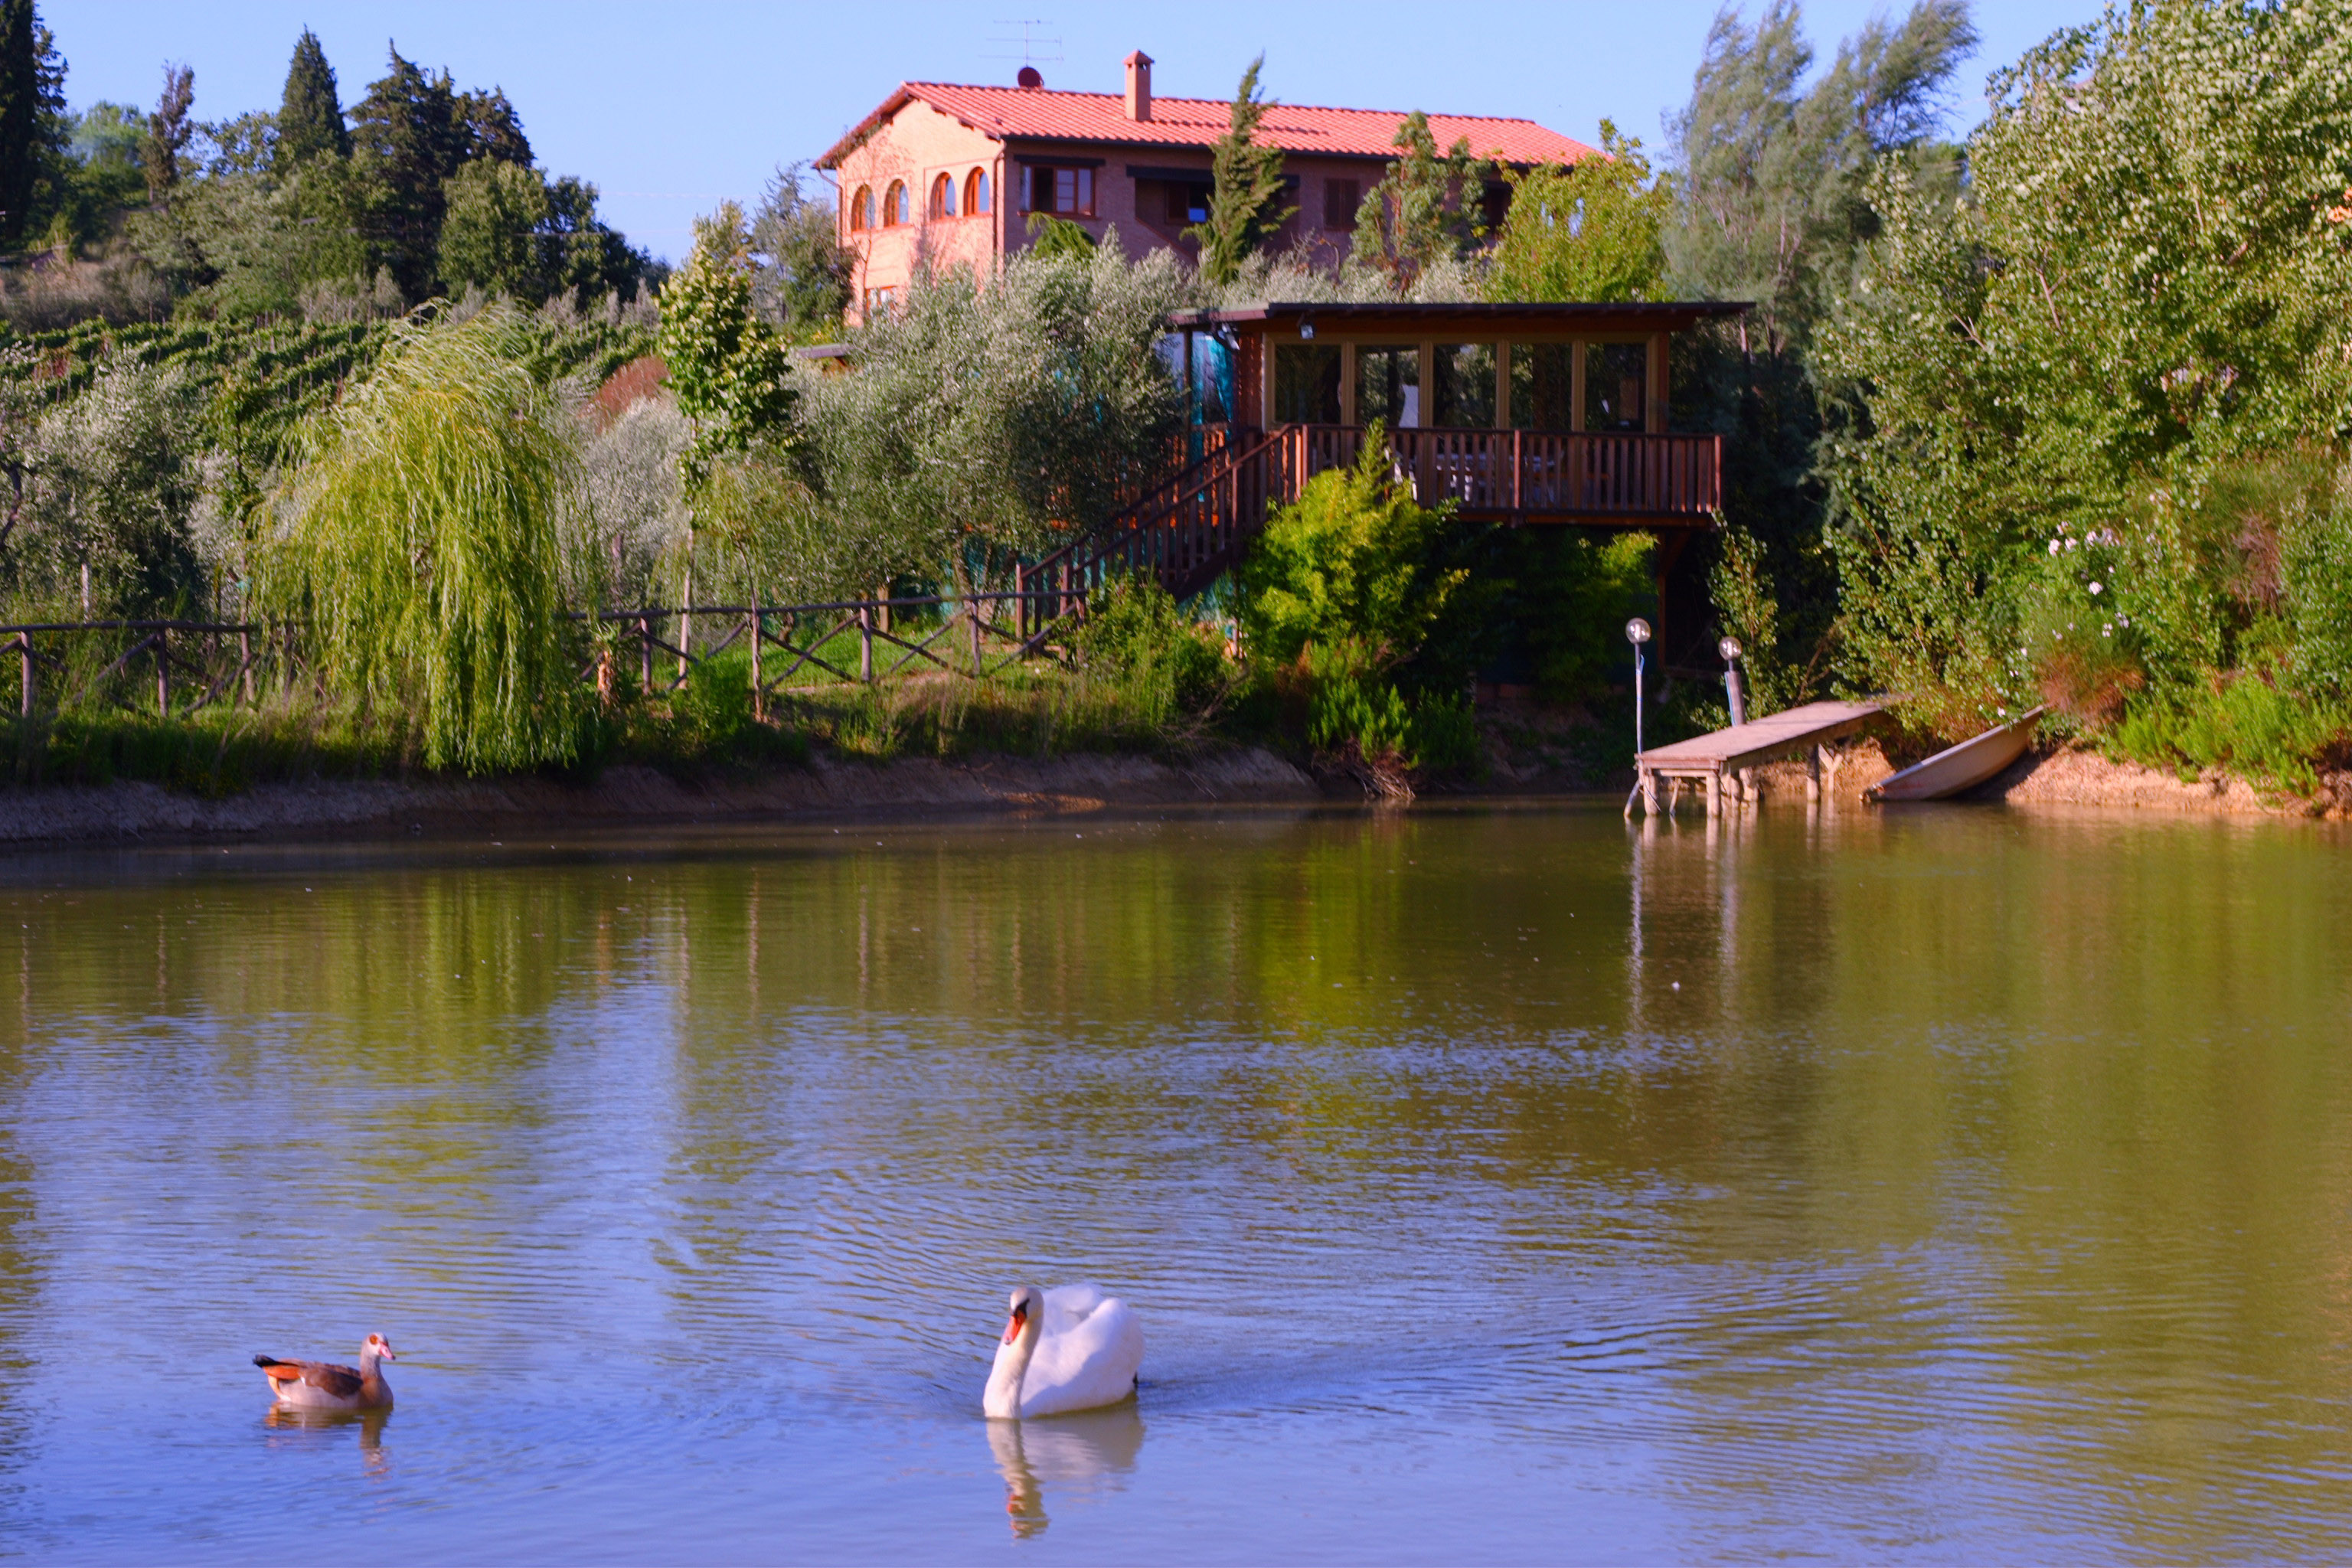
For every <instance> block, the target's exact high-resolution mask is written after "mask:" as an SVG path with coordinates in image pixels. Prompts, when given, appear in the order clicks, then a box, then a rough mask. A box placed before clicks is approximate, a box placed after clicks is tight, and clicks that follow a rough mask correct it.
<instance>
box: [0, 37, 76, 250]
mask: <svg viewBox="0 0 2352 1568" xmlns="http://www.w3.org/2000/svg"><path fill="white" fill-rule="evenodd" d="M65 81H66V63H65V61H64V60H62V59H59V58H58V51H57V47H56V43H55V40H54V39H53V38H52V37H51V35H50V33H49V30H48V29H47V27H45V26H41V18H40V14H39V12H38V11H37V10H36V9H35V8H34V5H33V0H0V245H8V246H12V247H13V246H18V245H22V244H23V243H24V242H25V240H26V237H27V236H28V235H29V234H30V233H31V231H32V228H33V220H34V216H35V214H34V212H33V206H34V197H35V195H36V193H37V192H38V191H39V189H40V187H41V175H42V174H43V173H44V171H45V170H46V169H47V166H48V165H49V164H50V163H53V162H54V161H55V159H56V157H57V155H58V150H59V149H60V148H61V147H62V145H63V144H64V140H65V138H64V133H63V128H62V126H61V125H60V123H59V117H60V116H61V115H62V114H63V113H64V112H65V107H66V95H65Z"/></svg>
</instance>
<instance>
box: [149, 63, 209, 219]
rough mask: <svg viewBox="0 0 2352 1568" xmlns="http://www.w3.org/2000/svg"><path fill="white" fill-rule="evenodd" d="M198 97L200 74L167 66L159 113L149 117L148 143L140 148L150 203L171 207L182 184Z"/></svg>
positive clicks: (194, 127) (157, 105)
mask: <svg viewBox="0 0 2352 1568" xmlns="http://www.w3.org/2000/svg"><path fill="white" fill-rule="evenodd" d="M195 100H196V73H195V72H194V70H192V69H190V68H188V67H186V66H174V65H166V66H164V68H163V93H162V95H161V96H159V97H158V98H157V99H156V100H155V112H154V113H152V114H151V115H149V116H148V117H147V142H146V145H145V146H144V147H142V149H141V150H140V155H139V165H140V170H141V172H142V173H143V174H145V175H146V176H147V202H148V205H150V206H156V207H168V206H170V205H172V192H173V188H174V187H176V186H177V185H178V184H179V183H180V160H181V157H182V155H183V154H184V153H185V152H186V151H187V146H188V139H189V138H190V137H192V136H194V134H195V133H196V126H195V122H194V121H192V120H190V119H189V118H188V110H189V108H190V107H191V106H192V105H193V104H194V102H195Z"/></svg>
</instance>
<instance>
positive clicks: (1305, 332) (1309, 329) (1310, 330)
mask: <svg viewBox="0 0 2352 1568" xmlns="http://www.w3.org/2000/svg"><path fill="white" fill-rule="evenodd" d="M1298 335H1299V336H1300V337H1301V338H1302V339H1304V340H1306V341H1307V342H1310V343H1311V342H1314V341H1315V319H1314V318H1313V317H1311V316H1310V317H1308V318H1307V319H1306V320H1305V321H1300V322H1299V323H1298Z"/></svg>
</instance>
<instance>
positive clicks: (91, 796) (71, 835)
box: [0, 747, 1323, 845]
mask: <svg viewBox="0 0 2352 1568" xmlns="http://www.w3.org/2000/svg"><path fill="white" fill-rule="evenodd" d="M1321 798H1323V792H1322V790H1321V789H1320V788H1319V787H1318V785H1317V784H1316V782H1315V780H1314V779H1313V778H1311V777H1309V776H1308V775H1307V773H1303V772H1301V771H1300V770H1299V769H1297V768H1296V767H1294V766H1292V765H1291V764H1290V763H1286V762H1285V761H1283V760H1282V759H1281V758H1280V757H1277V756H1276V755H1275V754H1274V753H1273V752H1267V751H1264V750H1262V749H1259V748H1255V747H1250V748H1244V749H1241V750H1236V751H1231V752H1215V753H1210V754H1205V755H1202V756H1201V757H1198V758H1194V759H1192V760H1189V761H1186V762H1182V763H1167V762H1160V761H1158V760H1156V759H1154V758H1150V757H1139V756H1098V755H1070V756H1060V757H1052V758H1031V757H975V758H968V759H959V760H955V761H940V760H936V759H931V758H911V759H902V760H899V761H897V762H892V763H878V764H868V763H855V762H838V761H830V760H826V759H824V758H818V759H816V760H814V761H813V762H811V763H809V764H808V765H807V766H805V767H779V768H776V769H773V770H772V771H769V772H764V773H759V774H756V775H753V776H748V777H733V778H730V777H712V778H708V779H699V780H680V779H677V778H673V777H671V776H669V775H668V774H666V773H659V772H657V771H656V770H654V769H652V768H645V767H615V768H609V769H607V770H605V772H604V773H603V774H602V775H601V776H600V777H598V778H597V779H596V780H595V781H593V783H588V784H567V783H565V782H563V781H561V780H557V779H544V778H503V779H467V780H430V781H423V782H415V783H400V782H395V781H390V780H379V781H339V782H332V783H329V782H317V783H310V784H264V785H260V786H257V787H256V788H254V789H252V790H249V791H247V792H245V793H243V794H240V795H230V796H226V797H225V798H222V799H219V800H205V799H201V798H199V797H197V796H194V795H181V794H177V793H175V792H173V791H171V790H167V789H164V788H163V787H162V786H160V785H157V784H106V785H100V786H97V787H86V788H72V789H6V790H0V843H5V844H20V845H30V844H66V843H76V842H106V841H120V840H124V839H139V838H154V837H213V836H223V835H233V836H238V837H255V836H258V837H339V836H368V835H375V834H386V833H406V832H409V831H411V830H421V831H446V830H448V829H451V828H457V827H476V826H479V827H493V828H494V827H499V826H509V825H513V824H518V823H523V822H530V823H545V824H549V825H557V824H561V825H562V826H571V827H583V826H595V825H598V824H615V825H617V824H621V823H646V822H663V821H671V822H679V821H686V822H690V821H710V820H717V819H721V818H730V817H743V818H750V817H759V816H793V815H810V816H815V815H839V814H851V813H866V812H878V813H890V812H921V811H936V812H950V811H953V812H961V811H1003V812H1087V811H1099V810H1102V809H1104V808H1105V807H1107V806H1134V805H1175V804H1180V803H1190V804H1211V803H1215V802H1218V801H1236V802H1238V801H1250V802H1260V801H1313V800H1319V799H1321Z"/></svg>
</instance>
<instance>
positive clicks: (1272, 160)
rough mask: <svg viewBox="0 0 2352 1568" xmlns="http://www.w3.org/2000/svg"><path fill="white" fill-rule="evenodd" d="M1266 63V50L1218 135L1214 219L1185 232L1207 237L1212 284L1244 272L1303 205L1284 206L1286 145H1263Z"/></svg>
mask: <svg viewBox="0 0 2352 1568" xmlns="http://www.w3.org/2000/svg"><path fill="white" fill-rule="evenodd" d="M1264 66H1265V56H1264V55H1260V56H1258V58H1255V59H1254V60H1252V61H1250V64H1249V69H1247V70H1245V71H1244V72H1242V84H1241V87H1240V89H1238V90H1237V91H1235V92H1234V107H1233V118H1232V123H1231V126H1230V128H1229V129H1228V130H1227V131H1226V132H1225V133H1224V134H1223V136H1220V137H1218V138H1217V147H1216V155H1215V161H1214V163H1213V168H1214V170H1215V173H1214V174H1213V179H1214V181H1215V184H1214V186H1213V189H1212V192H1211V194H1210V196H1209V221H1208V222H1206V223H1199V224H1194V225H1193V226H1192V227H1191V228H1188V229H1186V230H1185V231H1184V232H1185V233H1186V234H1187V235H1189V236H1191V237H1192V238H1194V239H1197V240H1199V241H1200V242H1201V273H1202V276H1203V277H1205V278H1207V279H1209V281H1211V282H1212V283H1219V284H1223V283H1230V282H1232V281H1233V280H1234V279H1235V278H1237V277H1239V276H1240V275H1241V269H1242V263H1243V262H1244V261H1245V260H1247V259H1248V258H1250V256H1251V255H1252V254H1254V253H1255V252H1256V251H1258V250H1260V249H1262V248H1263V247H1265V243H1266V242H1267V241H1268V240H1270V239H1272V238H1273V237H1275V235H1276V233H1277V232H1279V231H1280V229H1281V227H1282V226H1283V225H1284V224H1286V223H1287V222H1288V221H1289V220H1290V217H1291V215H1293V214H1294V213H1296V212H1297V210H1298V209H1297V207H1286V206H1284V205H1282V196H1283V192H1284V190H1285V189H1286V186H1285V185H1284V184H1283V179H1282V149H1281V148H1279V147H1261V146H1259V145H1257V141H1256V137H1257V125H1258V121H1261V120H1263V119H1265V107H1266V106H1265V100H1262V99H1260V98H1259V97H1258V90H1257V73H1258V71H1259V70H1260V69H1261V68H1263V67H1264Z"/></svg>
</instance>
